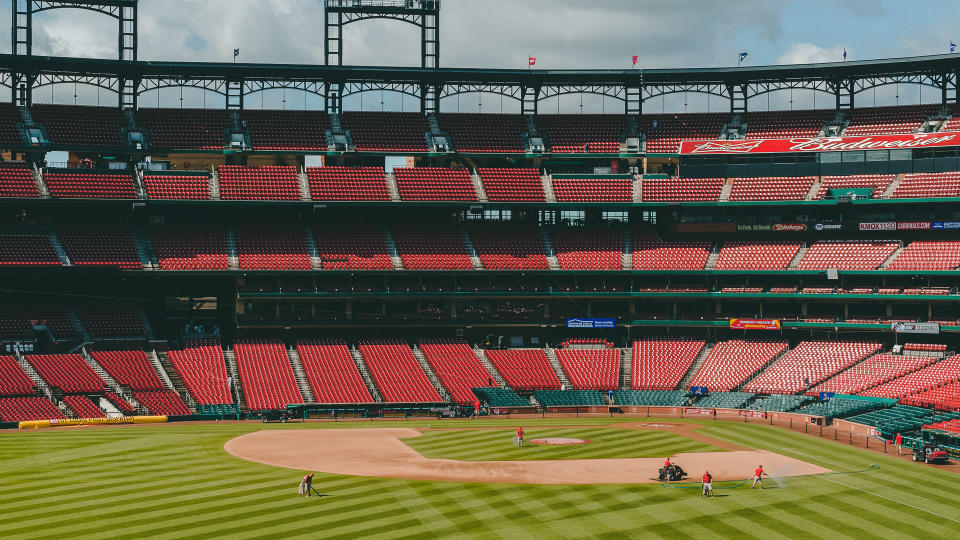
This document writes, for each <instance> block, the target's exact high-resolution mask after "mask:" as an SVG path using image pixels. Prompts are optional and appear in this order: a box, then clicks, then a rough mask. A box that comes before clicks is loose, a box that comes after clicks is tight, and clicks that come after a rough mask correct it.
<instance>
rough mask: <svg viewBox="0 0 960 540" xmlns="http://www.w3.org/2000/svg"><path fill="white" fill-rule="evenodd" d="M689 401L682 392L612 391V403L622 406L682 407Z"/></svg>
mask: <svg viewBox="0 0 960 540" xmlns="http://www.w3.org/2000/svg"><path fill="white" fill-rule="evenodd" d="M689 401H690V398H689V397H687V393H686V392H685V391H683V390H614V391H613V402H614V403H616V404H617V405H622V406H627V407H629V406H641V407H683V406H684V405H686V404H687V403H688V402H689Z"/></svg>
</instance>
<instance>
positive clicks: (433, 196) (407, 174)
mask: <svg viewBox="0 0 960 540" xmlns="http://www.w3.org/2000/svg"><path fill="white" fill-rule="evenodd" d="M393 175H394V177H395V178H396V180H397V191H399V192H400V198H401V199H402V200H404V201H475V200H477V190H476V189H474V187H473V180H472V179H471V177H470V171H468V170H467V169H445V168H443V167H397V168H395V169H393Z"/></svg>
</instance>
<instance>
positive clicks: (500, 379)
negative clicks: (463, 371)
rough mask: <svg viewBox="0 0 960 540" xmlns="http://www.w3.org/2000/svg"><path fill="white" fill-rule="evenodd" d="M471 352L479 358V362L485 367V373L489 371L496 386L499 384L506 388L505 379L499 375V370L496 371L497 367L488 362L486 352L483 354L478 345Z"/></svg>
mask: <svg viewBox="0 0 960 540" xmlns="http://www.w3.org/2000/svg"><path fill="white" fill-rule="evenodd" d="M473 354H475V355H477V359H479V360H480V363H481V364H483V367H484V368H486V370H487V373H489V374H490V377H491V378H492V379H493V381H494V382H496V383H497V386H499V387H500V388H506V387H507V381H506V379H504V378H503V375H501V374H500V372H499V371H497V368H496V367H494V365H493V363H491V362H490V359H489V358H487V355H486V354H484V352H483V349H481V348H480V347H477V346H474V347H473Z"/></svg>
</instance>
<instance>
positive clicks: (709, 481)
mask: <svg viewBox="0 0 960 540" xmlns="http://www.w3.org/2000/svg"><path fill="white" fill-rule="evenodd" d="M701 481H702V482H703V492H702V494H703V495H706V496H708V497H712V496H713V476H711V475H710V471H703V478H702V479H701Z"/></svg>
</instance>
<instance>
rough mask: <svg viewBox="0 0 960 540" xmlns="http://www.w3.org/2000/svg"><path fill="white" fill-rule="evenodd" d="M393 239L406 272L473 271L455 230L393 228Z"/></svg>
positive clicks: (461, 241)
mask: <svg viewBox="0 0 960 540" xmlns="http://www.w3.org/2000/svg"><path fill="white" fill-rule="evenodd" d="M393 239H394V241H395V242H396V245H397V250H398V251H399V252H400V259H401V260H402V261H403V267H404V268H406V269H407V270H472V269H473V263H472V262H471V261H470V256H469V255H467V250H466V247H465V246H464V244H463V237H462V236H461V235H460V231H458V230H450V229H443V230H438V229H426V228H413V227H395V228H394V229H393Z"/></svg>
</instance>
